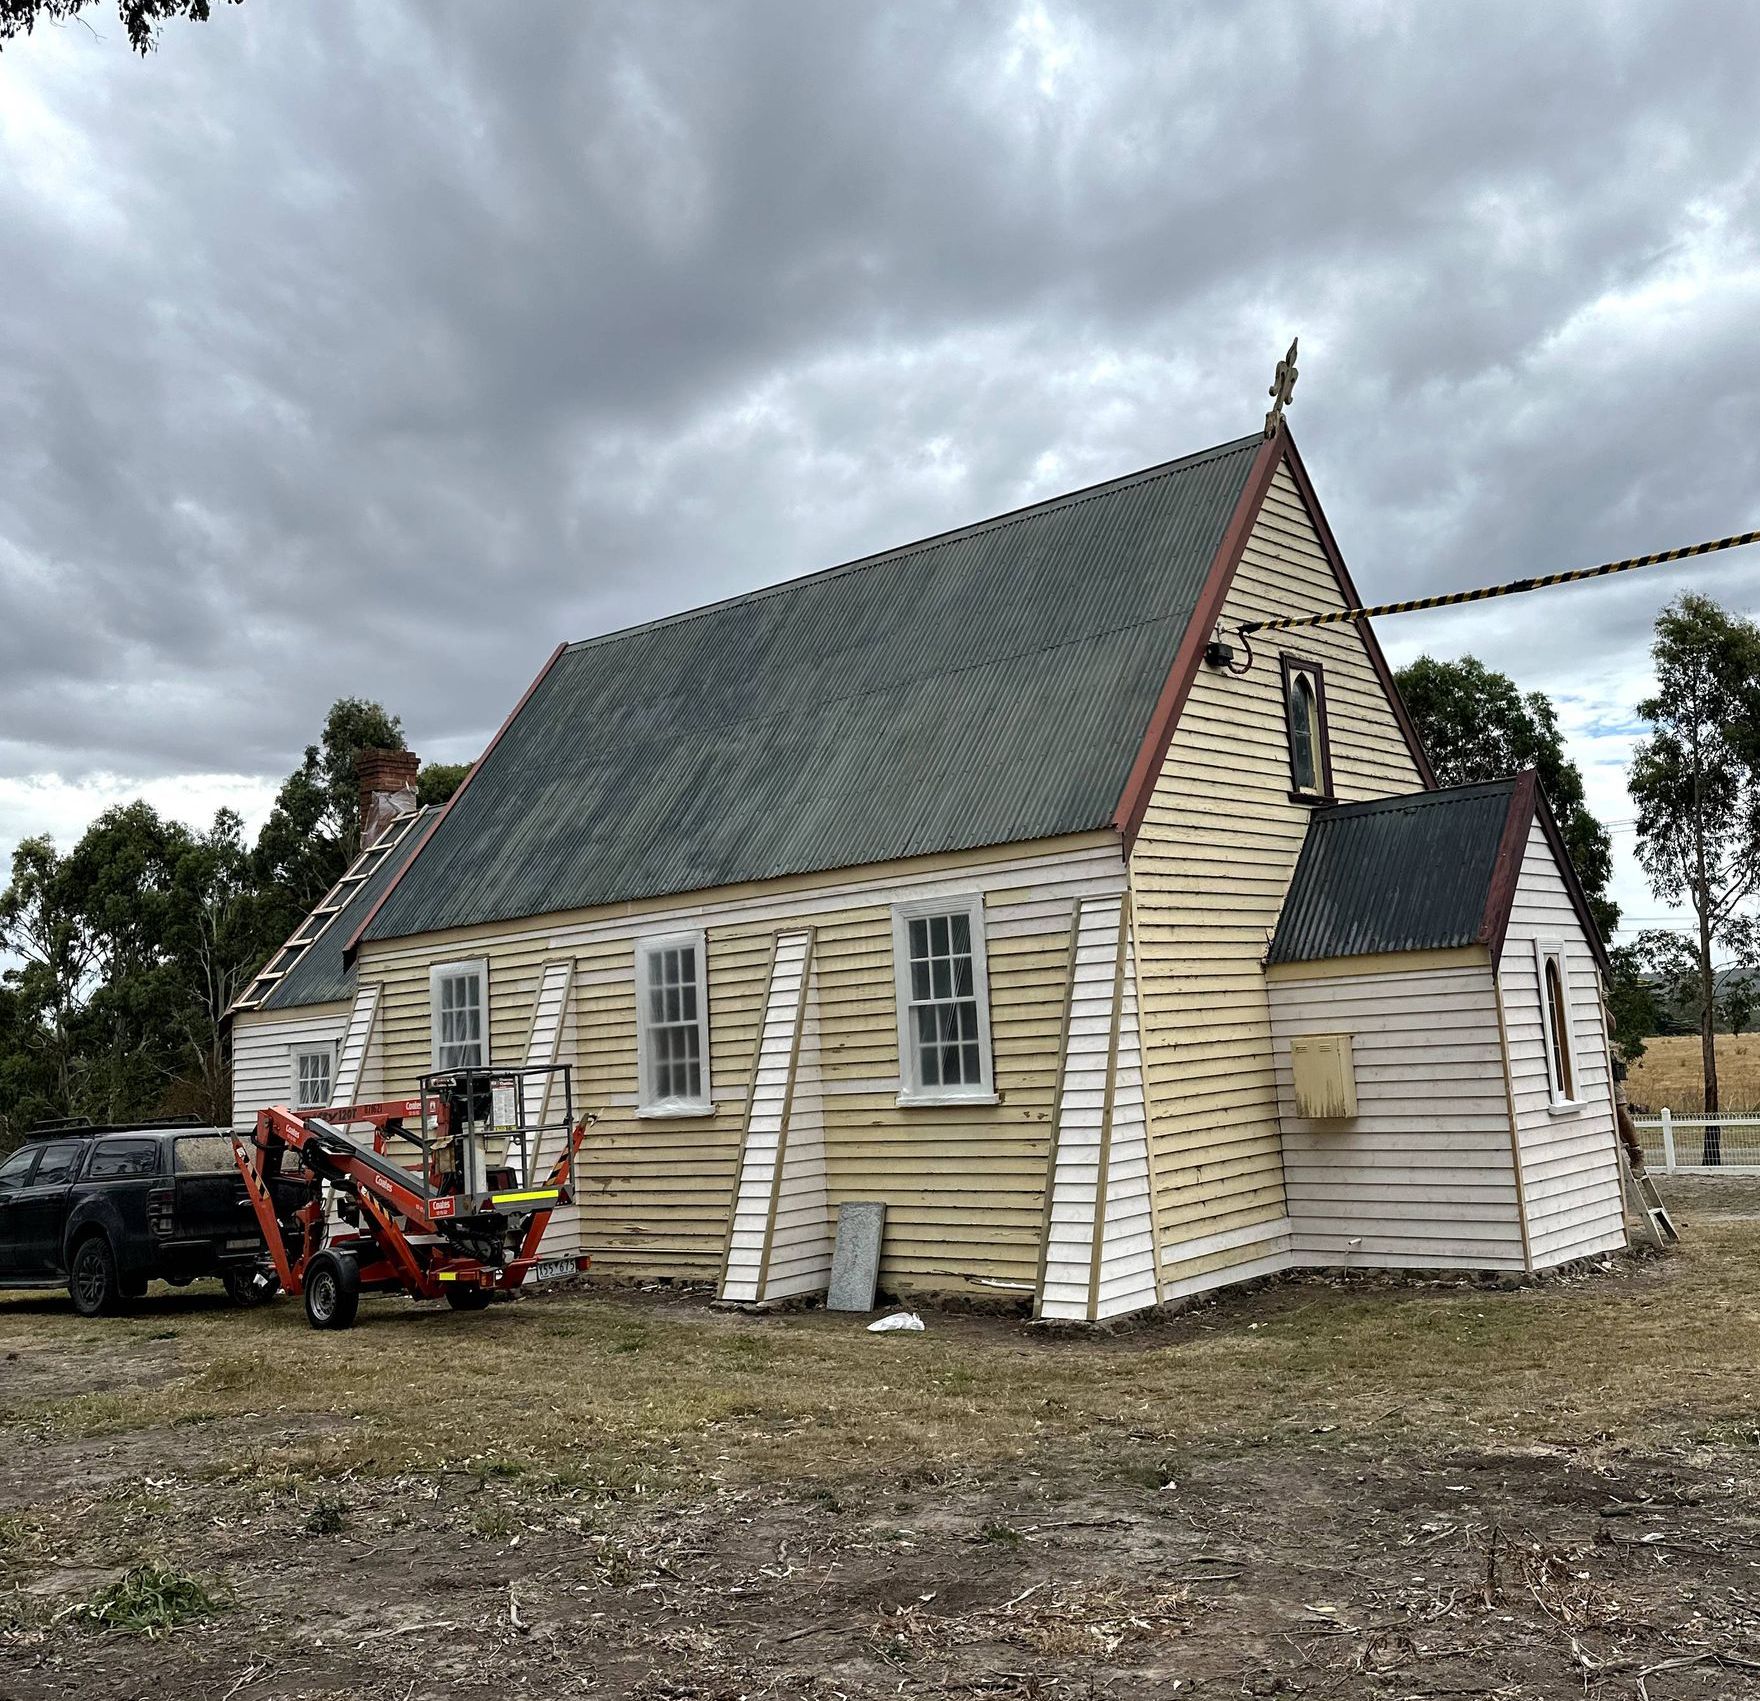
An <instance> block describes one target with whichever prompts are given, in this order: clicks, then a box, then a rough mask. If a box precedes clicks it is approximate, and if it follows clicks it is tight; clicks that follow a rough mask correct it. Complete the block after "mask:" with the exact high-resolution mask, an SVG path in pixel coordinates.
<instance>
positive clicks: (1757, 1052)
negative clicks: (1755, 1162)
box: [1626, 1034, 1760, 1116]
mask: <svg viewBox="0 0 1760 1701" xmlns="http://www.w3.org/2000/svg"><path fill="white" fill-rule="evenodd" d="M1717 1085H1718V1093H1719V1097H1720V1098H1721V1099H1722V1101H1723V1102H1722V1107H1721V1108H1722V1109H1724V1110H1727V1111H1730V1112H1732V1113H1735V1112H1742V1111H1760V1034H1719V1035H1718V1036H1717ZM1626 1093H1627V1095H1628V1097H1629V1098H1630V1099H1631V1101H1632V1108H1633V1110H1634V1111H1636V1112H1637V1113H1638V1114H1639V1115H1640V1116H1642V1115H1644V1114H1645V1113H1646V1112H1655V1111H1659V1110H1661V1109H1662V1108H1663V1107H1664V1106H1666V1107H1667V1108H1668V1109H1669V1110H1672V1111H1676V1112H1678V1113H1680V1114H1681V1115H1683V1116H1693V1115H1697V1114H1698V1113H1699V1112H1700V1111H1702V1110H1703V1109H1704V1108H1705V1084H1704V1078H1703V1075H1702V1073H1701V1070H1700V1066H1699V1036H1698V1035H1697V1034H1670V1035H1668V1036H1667V1037H1666V1038H1658V1039H1648V1040H1645V1042H1644V1055H1643V1056H1642V1057H1640V1058H1639V1059H1638V1061H1637V1062H1636V1063H1635V1064H1633V1065H1632V1069H1631V1073H1630V1074H1629V1075H1627V1077H1626Z"/></svg>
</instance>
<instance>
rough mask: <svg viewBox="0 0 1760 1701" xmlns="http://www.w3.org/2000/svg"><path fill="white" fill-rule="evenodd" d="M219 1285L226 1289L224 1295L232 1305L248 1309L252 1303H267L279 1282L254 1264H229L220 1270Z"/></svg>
mask: <svg viewBox="0 0 1760 1701" xmlns="http://www.w3.org/2000/svg"><path fill="white" fill-rule="evenodd" d="M220 1282H221V1285H222V1286H223V1287H224V1288H225V1289H226V1297H227V1298H228V1299H229V1300H231V1301H232V1303H233V1304H234V1305H238V1306H243V1307H245V1308H246V1309H249V1308H250V1307H251V1306H254V1305H267V1304H268V1303H269V1301H270V1300H272V1299H273V1298H274V1297H275V1295H276V1294H277V1293H278V1292H279V1291H280V1287H281V1284H280V1283H279V1282H278V1281H277V1280H276V1278H275V1276H274V1275H273V1274H272V1273H271V1272H269V1271H267V1270H263V1269H259V1268H258V1267H257V1266H256V1265H254V1264H229V1265H227V1267H226V1268H225V1269H224V1270H222V1271H221V1272H220Z"/></svg>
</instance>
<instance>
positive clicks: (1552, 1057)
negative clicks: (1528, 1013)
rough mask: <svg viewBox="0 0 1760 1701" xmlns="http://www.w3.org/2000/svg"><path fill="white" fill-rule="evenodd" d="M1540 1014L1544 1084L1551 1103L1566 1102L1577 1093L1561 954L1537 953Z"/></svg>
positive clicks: (1553, 951)
mask: <svg viewBox="0 0 1760 1701" xmlns="http://www.w3.org/2000/svg"><path fill="white" fill-rule="evenodd" d="M1540 1005H1541V1012H1540V1013H1541V1017H1542V1019H1543V1020H1544V1022H1545V1024H1546V1074H1547V1086H1548V1087H1549V1088H1550V1089H1551V1092H1552V1102H1553V1103H1554V1104H1569V1103H1570V1102H1572V1101H1573V1100H1574V1099H1575V1098H1576V1096H1577V1094H1576V1080H1575V1073H1576V1070H1575V1060H1574V1059H1573V1058H1572V1056H1571V1005H1570V995H1569V993H1568V992H1567V991H1566V989H1565V979H1564V960H1563V953H1562V952H1561V951H1559V950H1558V949H1556V948H1554V949H1552V950H1547V949H1545V948H1542V950H1541V953H1540Z"/></svg>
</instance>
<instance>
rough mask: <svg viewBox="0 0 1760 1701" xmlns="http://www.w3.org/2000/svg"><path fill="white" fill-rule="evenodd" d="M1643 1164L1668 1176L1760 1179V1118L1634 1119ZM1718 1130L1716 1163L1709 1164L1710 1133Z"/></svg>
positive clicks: (1665, 1116) (1668, 1115)
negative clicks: (1707, 1150)
mask: <svg viewBox="0 0 1760 1701" xmlns="http://www.w3.org/2000/svg"><path fill="white" fill-rule="evenodd" d="M1633 1121H1634V1123H1635V1124H1636V1126H1637V1129H1638V1138H1639V1139H1641V1140H1642V1141H1643V1142H1644V1162H1645V1164H1646V1165H1647V1166H1648V1167H1649V1168H1651V1169H1660V1170H1663V1171H1665V1172H1666V1173H1667V1174H1669V1175H1760V1116H1676V1115H1675V1114H1674V1113H1673V1112H1672V1111H1668V1110H1665V1111H1663V1112H1662V1114H1661V1115H1660V1116H1641V1117H1634V1118H1633ZM1712 1128H1715V1129H1716V1130H1717V1140H1716V1146H1715V1149H1716V1150H1717V1151H1718V1153H1719V1154H1720V1156H1721V1161H1720V1162H1717V1163H1707V1162H1706V1161H1705V1158H1706V1146H1707V1144H1708V1143H1709V1137H1708V1135H1707V1132H1706V1131H1707V1130H1708V1129H1712Z"/></svg>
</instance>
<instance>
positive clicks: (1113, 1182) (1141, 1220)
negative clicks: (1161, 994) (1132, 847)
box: [1094, 919, 1158, 1318]
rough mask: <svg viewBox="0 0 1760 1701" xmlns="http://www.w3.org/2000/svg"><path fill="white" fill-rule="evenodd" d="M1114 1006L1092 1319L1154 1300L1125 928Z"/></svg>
mask: <svg viewBox="0 0 1760 1701" xmlns="http://www.w3.org/2000/svg"><path fill="white" fill-rule="evenodd" d="M1120 987H1121V989H1122V995H1121V997H1120V999H1119V1007H1118V1059H1117V1062H1116V1064H1115V1066H1114V1069H1113V1082H1112V1139H1111V1141H1110V1143H1109V1146H1108V1150H1107V1162H1106V1214H1105V1217H1104V1219H1103V1221H1102V1223H1101V1241H1100V1292H1099V1296H1098V1298H1097V1300H1096V1302H1095V1308H1094V1314H1095V1316H1096V1317H1097V1318H1107V1317H1118V1316H1122V1315H1123V1314H1124V1313H1125V1312H1127V1311H1140V1310H1142V1308H1143V1307H1144V1306H1146V1305H1153V1304H1154V1303H1155V1301H1156V1299H1157V1297H1158V1293H1157V1289H1156V1272H1155V1221H1154V1214H1153V1213H1154V1201H1153V1200H1152V1198H1151V1197H1150V1189H1149V1123H1148V1118H1147V1117H1146V1116H1145V1115H1144V1112H1143V1047H1142V1035H1141V1033H1140V1031H1139V1029H1138V1026H1137V963H1136V952H1135V947H1134V946H1133V944H1132V941H1131V934H1130V927H1129V924H1128V919H1127V924H1126V927H1125V935H1124V975H1123V978H1122V979H1121V981H1120Z"/></svg>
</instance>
